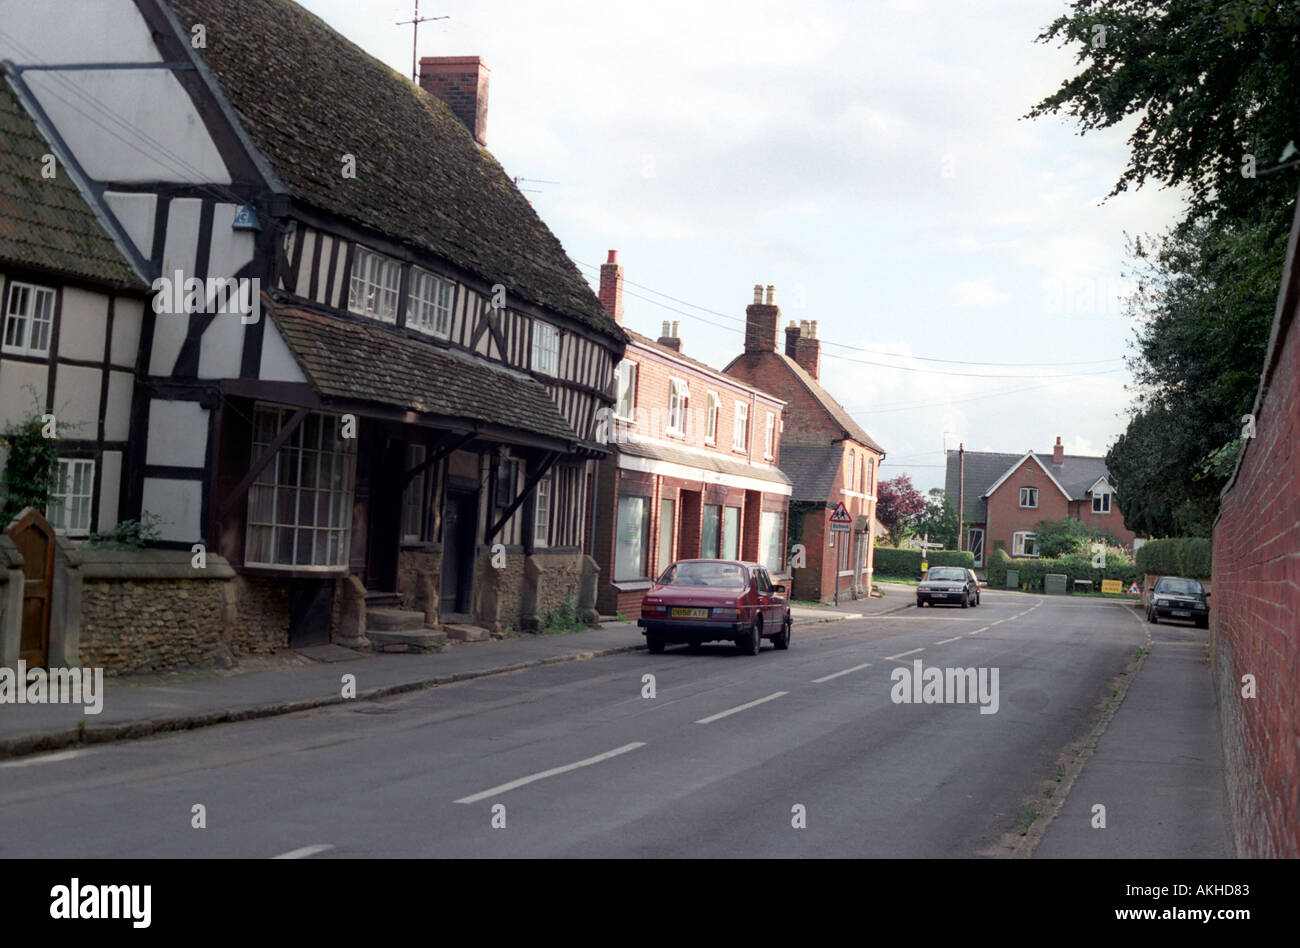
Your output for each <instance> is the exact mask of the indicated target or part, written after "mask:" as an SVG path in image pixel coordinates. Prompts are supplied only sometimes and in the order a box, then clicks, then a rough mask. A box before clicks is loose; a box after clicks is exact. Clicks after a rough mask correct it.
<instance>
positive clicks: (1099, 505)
mask: <svg viewBox="0 0 1300 948" xmlns="http://www.w3.org/2000/svg"><path fill="white" fill-rule="evenodd" d="M1092 512H1093V513H1097V514H1108V513H1110V494H1109V493H1106V494H1093V495H1092Z"/></svg>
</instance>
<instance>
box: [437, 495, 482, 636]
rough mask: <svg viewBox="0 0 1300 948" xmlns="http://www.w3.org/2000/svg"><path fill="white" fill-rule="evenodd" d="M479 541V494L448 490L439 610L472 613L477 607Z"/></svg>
mask: <svg viewBox="0 0 1300 948" xmlns="http://www.w3.org/2000/svg"><path fill="white" fill-rule="evenodd" d="M477 538H478V494H477V493H476V492H474V491H461V490H448V491H447V503H446V512H445V514H444V515H443V518H442V595H441V599H440V602H441V609H440V611H441V612H442V613H444V614H446V613H453V612H454V613H461V614H463V615H465V614H469V613H470V612H471V611H472V609H473V607H474V554H475V546H476V541H477Z"/></svg>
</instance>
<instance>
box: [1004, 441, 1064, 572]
mask: <svg viewBox="0 0 1300 948" xmlns="http://www.w3.org/2000/svg"><path fill="white" fill-rule="evenodd" d="M1022 487H1036V488H1038V507H1037V508H1022V507H1021V506H1020V488H1022ZM1069 513H1070V502H1069V501H1068V500H1067V499H1066V497H1065V495H1064V494H1062V493H1061V491H1060V490H1059V489H1057V486H1056V485H1055V484H1053V483H1052V479H1051V478H1050V477H1048V476H1047V474H1046V473H1045V472H1044V471H1043V469H1042V467H1041V466H1039V464H1038V462H1036V461H1035V460H1034V459H1033V458H1025V459H1024V461H1022V462H1021V463H1020V465H1019V466H1018V467H1017V468H1016V469H1015V471H1014V472H1013V473H1012V475H1011V476H1010V477H1008V478H1007V479H1006V480H1005V481H1003V482H1002V485H1001V486H1000V487H998V489H997V490H996V491H994V492H993V495H992V496H991V497H989V499H988V514H987V520H986V522H985V533H984V548H985V549H986V550H988V551H989V552H992V551H993V550H994V549H995V548H996V544H997V541H999V540H1001V541H1002V542H1003V544H1004V545H1005V549H1006V551H1007V553H1008V554H1010V553H1012V551H1013V550H1015V545H1014V543H1013V542H1012V541H1013V540H1014V537H1013V534H1015V533H1018V532H1020V531H1022V530H1028V531H1032V530H1033V529H1034V526H1035V524H1037V523H1038V521H1040V520H1060V519H1061V518H1062V517H1065V516H1068V515H1069Z"/></svg>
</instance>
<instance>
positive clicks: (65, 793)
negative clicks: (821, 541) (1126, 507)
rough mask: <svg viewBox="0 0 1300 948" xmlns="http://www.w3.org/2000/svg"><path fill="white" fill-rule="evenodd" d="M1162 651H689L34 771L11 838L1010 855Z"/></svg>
mask: <svg viewBox="0 0 1300 948" xmlns="http://www.w3.org/2000/svg"><path fill="white" fill-rule="evenodd" d="M1144 636H1145V633H1144V628H1143V624H1142V623H1141V622H1140V621H1139V619H1138V618H1137V617H1136V616H1135V615H1133V614H1132V610H1131V609H1127V608H1125V607H1123V606H1121V605H1117V604H1115V603H1112V602H1108V601H1104V600H1097V599H1091V600H1089V599H1084V600H1078V599H1055V598H1044V597H1035V596H1026V595H1021V594H1015V593H1006V592H994V591H987V590H986V591H985V592H984V599H983V603H982V604H981V605H980V606H979V607H978V608H973V609H960V608H926V609H922V610H918V609H915V608H909V609H907V610H905V611H903V612H900V613H897V614H894V615H891V616H884V617H875V618H867V619H861V620H850V621H844V622H839V623H834V624H823V625H814V626H806V627H803V626H796V628H795V635H794V641H793V644H792V646H791V648H790V649H789V650H788V651H784V652H780V651H776V650H774V649H773V648H772V647H771V646H770V644H768V643H765V646H764V649H763V651H762V653H761V654H760V655H758V656H757V657H753V656H745V655H742V654H740V653H739V652H738V651H737V650H736V649H734V648H733V647H732V646H729V645H721V644H718V645H714V646H711V647H705V648H704V649H703V650H702V651H701V652H699V653H691V652H689V651H687V650H686V649H685V648H678V647H670V648H669V650H668V651H667V652H665V653H664V654H662V655H649V654H648V653H646V652H636V653H631V654H623V655H613V656H608V657H605V658H599V659H594V660H590V661H582V662H571V663H566V664H562V665H552V666H546V667H540V668H534V669H529V670H527V671H523V672H518V673H514V674H508V675H498V676H493V677H488V678H482V679H477V680H473V681H467V682H463V683H460V684H456V685H450V686H445V687H440V688H435V689H431V690H428V691H423V692H418V693H414V694H410V695H404V696H400V697H397V698H393V699H388V700H384V701H378V702H364V703H358V704H356V705H344V706H337V707H332V708H328V709H323V710H320V711H315V712H309V713H302V714H296V715H288V716H284V717H278V718H270V719H265V720H259V721H250V722H246V723H241V724H231V725H222V726H218V727H212V728H207V729H204V730H200V731H194V732H189V733H183V734H176V735H168V736H163V737H157V738H151V739H148V740H140V741H125V742H119V743H115V744H110V745H103V746H94V747H87V748H82V749H77V750H73V751H65V752H62V753H56V754H49V755H43V756H36V757H29V758H20V759H17V760H14V761H11V762H6V763H3V764H0V825H4V826H6V827H10V828H14V827H32V828H33V830H34V831H33V832H30V833H24V832H9V831H6V832H4V833H3V834H0V857H8V858H13V857H69V858H90V857H160V856H179V857H235V856H239V857H272V856H285V855H287V856H290V857H314V858H329V857H333V856H344V857H380V856H383V857H388V856H394V857H396V856H412V857H474V856H487V857H586V856H626V857H741V856H745V857H750V856H753V857H777V856H780V857H799V856H843V857H873V856H885V857H893V856H901V857H950V856H951V857H963V856H977V855H987V854H989V853H990V851H991V850H992V848H994V847H996V846H997V844H998V842H999V840H1000V839H1002V838H1003V835H1004V834H1006V833H1008V832H1009V831H1014V830H1015V828H1016V827H1017V825H1019V824H1020V823H1022V821H1023V820H1024V818H1025V813H1026V809H1025V801H1026V800H1029V799H1031V798H1032V797H1033V796H1034V794H1035V793H1037V792H1040V789H1039V788H1040V786H1041V783H1042V781H1043V780H1044V779H1050V778H1051V776H1052V774H1053V771H1054V769H1055V766H1056V760H1057V756H1058V754H1059V753H1060V751H1061V750H1062V748H1063V747H1065V746H1066V745H1067V744H1069V743H1070V742H1071V741H1073V740H1076V739H1078V738H1080V737H1081V736H1082V735H1083V734H1085V733H1086V732H1087V731H1088V730H1089V728H1090V727H1091V725H1092V723H1093V721H1094V720H1095V714H1096V706H1097V703H1098V701H1099V699H1100V698H1102V696H1103V695H1104V694H1106V693H1108V690H1107V689H1108V685H1109V683H1110V682H1111V681H1112V679H1113V678H1114V677H1115V675H1116V674H1117V673H1119V672H1120V671H1121V670H1122V669H1123V668H1124V666H1125V664H1126V662H1127V661H1128V660H1129V659H1130V658H1131V657H1132V656H1133V655H1134V654H1135V652H1136V650H1137V648H1138V647H1139V646H1140V645H1141V644H1142V643H1143V641H1144ZM917 660H920V661H921V662H923V665H924V666H925V667H939V668H977V669H978V668H984V669H996V670H997V672H998V679H997V680H998V685H999V689H998V706H997V711H996V713H981V711H980V705H979V704H977V703H970V702H967V703H961V704H958V703H896V702H895V701H894V700H892V698H891V690H894V682H893V681H892V680H891V673H892V672H893V671H894V669H897V668H906V669H908V670H911V669H912V668H913V667H914V666H913V665H912V663H913V662H915V661H917ZM647 675H652V676H654V678H653V684H654V697H644V696H643V695H644V694H645V693H646V692H647V690H648V689H647V683H646V682H647V680H646V678H645V676H647ZM196 806H197V807H202V810H196V809H195V808H196ZM800 808H801V809H800ZM196 812H201V813H202V815H203V817H204V821H205V823H206V826H205V827H204V828H195V827H194V826H193V823H194V822H195V820H196V817H195V815H194V814H195V813H196ZM800 822H802V823H803V825H802V826H796V825H795V824H796V823H800ZM494 824H495V825H494Z"/></svg>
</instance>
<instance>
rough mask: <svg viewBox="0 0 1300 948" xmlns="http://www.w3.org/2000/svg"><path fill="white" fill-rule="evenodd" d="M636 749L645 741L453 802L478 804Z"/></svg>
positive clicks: (643, 744) (635, 742)
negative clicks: (480, 801) (489, 798)
mask: <svg viewBox="0 0 1300 948" xmlns="http://www.w3.org/2000/svg"><path fill="white" fill-rule="evenodd" d="M638 747H645V741H634V742H632V743H631V744H624V745H623V746H622V747H616V748H614V749H613V750H611V751H605V753H603V754H597V755H596V756H595V757H588V758H587V759H586V760H579V761H576V762H574V763H572V764H565V765H564V766H563V767H552V768H551V769H550V770H543V771H542V772H541V773H538V774H530V775H529V776H527V777H520V778H519V779H518V780H511V781H510V782H509V783H503V784H501V785H500V786H497V787H492V788H491V789H490V790H484V791H482V792H481V793H475V794H471V795H470V796H468V797H461V798H460V799H459V800H456V801H455V802H456V803H478V801H479V800H486V799H487V798H488V797H495V796H497V795H499V794H502V793H506V792H507V791H509V790H516V789H518V788H519V787H522V786H524V785H526V784H530V783H535V782H536V781H538V780H545V779H546V778H547V777H554V776H555V775H557V774H564V773H568V772H569V771H570V770H577V769H578V768H579V767H590V766H591V765H592V764H598V763H600V762H601V761H602V760H609V759H610V758H611V757H617V756H619V755H620V754H626V753H627V752H628V751H634V750H636V749H637V748H638Z"/></svg>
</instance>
